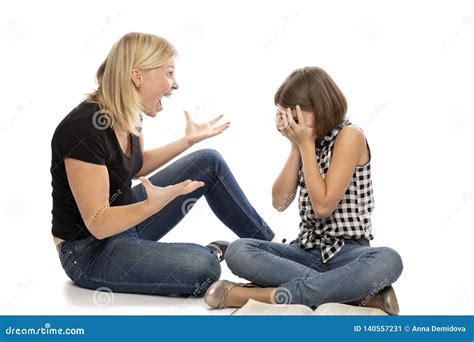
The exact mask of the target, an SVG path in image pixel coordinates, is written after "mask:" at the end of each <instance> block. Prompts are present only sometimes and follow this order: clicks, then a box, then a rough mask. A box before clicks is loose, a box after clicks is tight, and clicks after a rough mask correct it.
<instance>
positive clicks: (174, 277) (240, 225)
mask: <svg viewBox="0 0 474 342" xmlns="http://www.w3.org/2000/svg"><path fill="white" fill-rule="evenodd" d="M186 179H193V180H200V181H203V182H204V183H205V186H203V187H201V188H199V189H198V190H196V191H194V192H192V193H190V194H187V195H183V196H180V197H177V198H176V199H175V200H173V201H172V202H170V203H169V204H168V205H167V206H166V207H164V208H163V209H162V210H161V211H160V212H158V213H157V214H155V215H153V216H151V217H149V218H148V219H146V220H145V221H143V222H141V223H140V224H138V225H136V226H135V227H132V228H130V229H128V230H126V231H124V232H122V233H120V234H117V235H114V236H112V237H109V238H106V239H102V240H98V239H96V238H94V237H93V236H90V237H88V238H86V239H81V240H75V241H74V240H68V241H64V242H62V243H61V244H60V245H59V246H58V252H59V256H60V260H61V265H62V267H63V269H64V270H65V272H66V274H67V275H68V277H69V278H70V279H71V280H72V281H73V282H74V283H76V284H77V285H79V286H81V287H85V288H89V289H98V288H107V289H110V290H111V291H114V292H129V293H144V294H181V295H195V296H200V295H203V294H204V293H205V291H206V290H207V288H208V287H209V286H210V285H211V284H212V283H213V282H215V281H216V280H218V279H219V277H220V274H221V268H220V263H219V260H218V257H217V256H216V255H214V254H212V253H211V252H210V250H209V249H207V248H206V247H204V246H200V245H197V244H193V243H161V242H157V241H158V240H159V239H161V238H162V237H163V236H164V235H165V234H166V233H168V232H169V231H170V230H171V229H173V227H175V226H176V225H177V224H178V223H179V222H180V221H181V220H182V219H183V217H184V216H185V215H186V213H187V212H188V211H189V209H190V208H191V207H192V205H193V204H194V202H196V201H197V199H199V198H200V197H201V196H203V195H204V197H205V198H206V201H207V203H208V204H209V206H210V208H211V209H212V211H213V212H214V214H215V215H216V216H217V217H218V218H219V219H220V220H221V221H222V223H224V224H225V225H226V226H227V227H229V228H230V229H231V230H232V231H233V232H234V233H235V234H237V235H238V236H239V237H247V238H255V239H262V240H271V239H272V238H273V237H274V233H273V231H272V230H271V229H270V228H269V227H268V225H267V224H266V223H265V221H264V220H263V219H262V218H261V217H260V215H259V214H258V213H257V212H256V211H255V209H254V208H253V207H252V205H251V204H250V203H249V201H248V200H247V198H246V197H245V195H244V193H243V192H242V190H241V188H240V187H239V185H238V184H237V182H236V180H235V178H234V176H233V175H232V172H231V171H230V169H229V167H228V166H227V164H226V162H225V161H224V159H223V158H222V157H221V155H220V154H219V153H218V152H216V151H214V150H210V149H205V150H199V151H196V152H194V153H190V154H188V155H187V156H185V157H183V158H181V159H179V160H177V161H176V162H174V163H172V164H171V165H170V166H168V167H166V168H164V169H163V170H161V171H159V172H157V173H156V174H155V175H153V176H151V177H150V181H151V182H152V183H153V184H154V185H157V186H167V185H170V184H175V183H179V182H182V181H184V180H186ZM133 194H134V197H135V200H136V201H137V202H138V201H142V200H144V199H146V192H145V190H144V187H143V185H142V184H139V185H137V186H135V187H133Z"/></svg>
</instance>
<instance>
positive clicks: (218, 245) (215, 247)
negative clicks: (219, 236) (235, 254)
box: [206, 240, 230, 262]
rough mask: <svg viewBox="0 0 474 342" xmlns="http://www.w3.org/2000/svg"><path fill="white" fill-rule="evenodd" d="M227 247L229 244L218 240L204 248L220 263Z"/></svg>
mask: <svg viewBox="0 0 474 342" xmlns="http://www.w3.org/2000/svg"><path fill="white" fill-rule="evenodd" d="M229 245H230V243H229V242H227V241H222V240H219V241H214V242H211V243H210V244H208V245H207V246H206V247H207V248H208V249H209V250H210V251H211V252H212V253H214V254H215V255H216V256H217V258H218V259H219V261H220V262H222V260H224V255H225V252H226V250H227V247H229Z"/></svg>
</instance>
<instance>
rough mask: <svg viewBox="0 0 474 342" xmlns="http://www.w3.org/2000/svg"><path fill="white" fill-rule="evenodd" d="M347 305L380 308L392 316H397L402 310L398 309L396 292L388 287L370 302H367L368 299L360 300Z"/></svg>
mask: <svg viewBox="0 0 474 342" xmlns="http://www.w3.org/2000/svg"><path fill="white" fill-rule="evenodd" d="M346 304H349V305H357V306H366V307H369V308H378V309H381V310H383V311H385V312H386V313H388V314H389V315H392V316H396V315H398V313H399V312H400V308H399V307H398V301H397V295H396V294H395V290H394V289H393V287H392V286H387V287H385V288H383V289H382V290H380V292H379V293H377V294H376V295H375V296H374V297H373V298H371V299H370V300H369V301H367V300H366V299H360V300H357V301H355V302H351V303H346Z"/></svg>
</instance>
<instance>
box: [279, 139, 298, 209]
mask: <svg viewBox="0 0 474 342" xmlns="http://www.w3.org/2000/svg"><path fill="white" fill-rule="evenodd" d="M300 159H301V158H300V151H299V149H298V146H296V145H294V144H291V151H290V154H289V155H288V159H287V160H286V163H285V166H283V169H282V170H281V172H280V174H279V175H278V177H277V179H276V180H275V182H274V183H273V187H272V201H273V207H274V208H275V209H276V210H278V211H283V210H285V209H286V208H288V207H289V206H290V204H291V202H293V200H294V198H295V197H296V189H297V187H298V171H299V167H300Z"/></svg>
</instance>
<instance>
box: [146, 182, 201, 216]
mask: <svg viewBox="0 0 474 342" xmlns="http://www.w3.org/2000/svg"><path fill="white" fill-rule="evenodd" d="M140 181H141V182H142V184H143V187H144V188H145V191H146V195H147V202H148V204H149V205H151V206H152V207H153V208H155V209H157V210H161V209H162V208H164V207H165V206H166V205H167V204H168V203H169V202H171V201H172V200H174V199H175V198H176V197H178V196H181V195H185V194H188V193H190V192H193V191H194V190H196V189H199V188H200V187H202V186H204V182H199V181H191V180H189V179H188V180H185V181H184V182H181V183H177V184H173V185H169V186H165V187H159V186H155V185H153V184H152V183H151V182H150V180H149V179H148V178H146V177H140Z"/></svg>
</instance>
